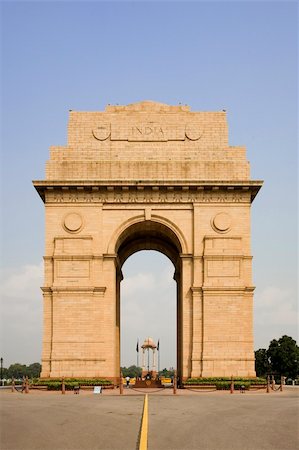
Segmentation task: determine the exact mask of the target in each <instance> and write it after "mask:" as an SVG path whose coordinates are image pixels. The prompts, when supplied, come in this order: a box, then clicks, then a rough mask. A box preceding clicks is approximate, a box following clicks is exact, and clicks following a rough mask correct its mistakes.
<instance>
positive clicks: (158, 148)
mask: <svg viewBox="0 0 299 450" xmlns="http://www.w3.org/2000/svg"><path fill="white" fill-rule="evenodd" d="M261 185H262V182H261V181H259V180H251V179H250V172H249V162H248V161H247V159H246V150H245V148H244V147H230V146H229V143H228V129H227V121H226V113H225V112H224V111H219V112H192V111H190V108H189V107H188V106H186V105H178V106H170V105H165V104H162V103H155V102H148V101H144V102H139V103H133V104H130V105H124V106H118V105H117V106H113V105H108V106H107V107H106V110H105V111H103V112H101V111H99V112H76V111H71V112H70V119H69V127H68V145H67V146H66V147H51V151H50V159H49V161H48V162H47V164H46V178H45V180H41V181H34V186H35V188H36V189H37V191H38V193H39V195H40V197H41V198H42V200H43V201H44V203H45V214H46V246H45V258H44V261H45V262H44V264H45V279H44V286H43V288H42V291H43V297H44V334H43V356H42V376H43V377H62V376H65V377H104V378H110V379H112V380H117V377H118V375H119V365H120V283H121V280H122V265H123V263H124V262H125V260H126V259H127V258H128V257H129V256H130V255H132V254H133V253H134V252H137V251H139V250H142V249H152V250H157V251H160V252H162V253H164V254H165V255H166V256H168V257H169V258H170V260H171V261H172V262H173V265H174V267H175V280H176V282H177V286H178V289H177V305H178V306H177V368H178V374H179V376H180V377H181V379H186V378H188V377H190V376H192V377H200V376H231V375H233V376H255V371H254V352H253V324H252V319H253V318H252V314H253V313H252V307H253V291H254V286H253V285H252V273H251V272H252V270H251V264H252V256H251V248H250V207H251V203H252V201H253V200H254V198H255V196H256V195H257V193H258V191H259V189H260V187H261Z"/></svg>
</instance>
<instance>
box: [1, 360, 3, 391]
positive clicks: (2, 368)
mask: <svg viewBox="0 0 299 450" xmlns="http://www.w3.org/2000/svg"><path fill="white" fill-rule="evenodd" d="M0 363H1V374H0V377H1V386H2V378H3V358H0Z"/></svg>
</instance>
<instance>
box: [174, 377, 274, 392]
mask: <svg viewBox="0 0 299 450" xmlns="http://www.w3.org/2000/svg"><path fill="white" fill-rule="evenodd" d="M233 382H234V387H235V389H240V387H241V386H244V387H245V389H249V388H250V386H255V385H266V384H267V380H266V379H265V378H260V377H256V378H242V377H235V378H233ZM211 384H212V385H215V386H216V389H219V390H222V389H224V390H226V389H230V385H231V378H229V377H210V378H207V377H206V378H189V379H188V380H186V381H184V382H183V385H186V387H187V386H189V385H193V386H194V385H198V386H200V385H201V386H207V385H211Z"/></svg>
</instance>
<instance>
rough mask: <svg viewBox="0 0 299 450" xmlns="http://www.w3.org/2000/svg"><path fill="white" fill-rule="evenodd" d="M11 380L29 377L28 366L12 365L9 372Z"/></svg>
mask: <svg viewBox="0 0 299 450" xmlns="http://www.w3.org/2000/svg"><path fill="white" fill-rule="evenodd" d="M7 374H8V377H9V378H23V377H25V376H26V375H27V366H26V365H25V364H19V363H15V364H11V365H10V366H9V368H8V370H7Z"/></svg>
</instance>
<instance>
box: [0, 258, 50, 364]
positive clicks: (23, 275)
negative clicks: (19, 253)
mask: <svg viewBox="0 0 299 450" xmlns="http://www.w3.org/2000/svg"><path fill="white" fill-rule="evenodd" d="M42 284H43V263H40V264H37V265H34V264H31V265H25V266H22V267H19V268H16V269H14V270H9V272H7V273H6V274H4V276H3V279H2V280H1V287H0V295H1V322H2V326H1V334H2V339H1V340H2V354H3V357H4V362H5V366H8V365H9V364H11V363H14V362H23V363H32V362H35V361H39V360H40V352H41V339H42V293H41V290H40V286H42Z"/></svg>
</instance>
